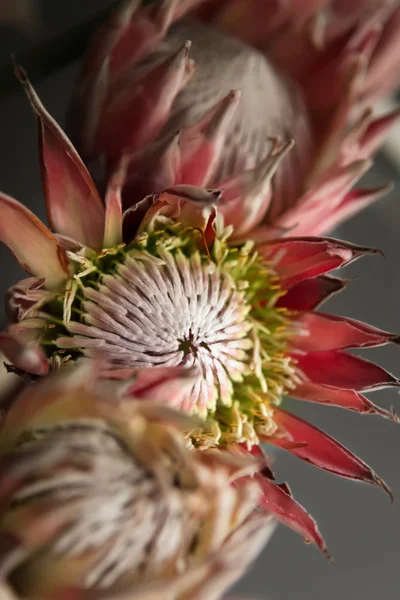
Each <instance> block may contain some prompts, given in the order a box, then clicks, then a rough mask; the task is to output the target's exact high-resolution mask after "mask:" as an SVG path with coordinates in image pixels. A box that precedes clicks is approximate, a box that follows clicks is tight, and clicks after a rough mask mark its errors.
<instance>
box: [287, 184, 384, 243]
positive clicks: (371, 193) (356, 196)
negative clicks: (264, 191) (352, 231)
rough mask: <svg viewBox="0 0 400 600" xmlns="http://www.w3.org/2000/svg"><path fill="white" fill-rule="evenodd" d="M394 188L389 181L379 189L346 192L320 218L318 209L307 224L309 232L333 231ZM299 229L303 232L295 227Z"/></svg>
mask: <svg viewBox="0 0 400 600" xmlns="http://www.w3.org/2000/svg"><path fill="white" fill-rule="evenodd" d="M392 188H393V186H392V184H391V183H389V184H387V185H383V186H382V187H380V188H377V189H371V190H368V189H360V188H357V189H354V190H352V191H351V192H349V193H348V194H346V196H345V197H344V198H343V200H342V201H341V203H340V204H339V205H338V206H337V207H336V208H335V209H334V210H333V211H326V213H325V214H324V215H323V216H322V217H321V218H318V217H319V215H318V211H316V213H315V215H314V218H313V219H312V221H310V222H309V224H308V226H307V232H308V233H310V234H312V235H316V236H318V235H321V234H324V233H326V232H327V231H332V230H333V229H335V228H336V227H337V226H338V225H340V223H343V221H347V220H348V219H350V217H352V216H353V215H355V214H357V213H359V212H360V211H361V210H363V209H364V208H366V207H367V206H369V205H370V204H373V203H374V202H377V201H378V200H380V199H381V198H384V197H385V196H386V195H387V194H388V193H389V192H390V191H391V190H392ZM298 231H300V233H301V229H299V228H295V232H296V233H298Z"/></svg>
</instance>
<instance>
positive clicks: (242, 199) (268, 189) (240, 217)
mask: <svg viewBox="0 0 400 600" xmlns="http://www.w3.org/2000/svg"><path fill="white" fill-rule="evenodd" d="M293 146H294V142H293V140H289V141H288V142H287V143H286V144H284V145H282V144H281V143H280V142H279V140H275V144H274V147H273V148H272V150H271V152H270V153H269V154H268V155H267V156H266V158H265V159H264V160H262V161H261V162H260V163H259V164H258V165H257V166H256V167H255V168H254V169H251V170H250V171H245V172H244V173H240V174H239V175H235V176H234V177H230V178H229V179H227V180H225V181H222V182H221V184H220V187H221V189H222V190H223V203H222V204H221V212H222V214H223V215H224V217H225V222H226V224H227V225H233V226H234V237H235V238H238V237H240V236H243V235H245V234H247V233H248V232H249V231H251V230H252V229H253V228H254V227H256V226H257V225H259V224H260V223H261V221H262V219H263V217H264V216H265V214H266V212H267V209H268V207H269V204H270V201H271V195H272V179H273V176H274V175H275V173H276V170H277V169H278V167H279V165H280V164H281V161H282V159H283V158H284V157H285V156H286V155H287V153H288V152H290V150H291V149H292V148H293Z"/></svg>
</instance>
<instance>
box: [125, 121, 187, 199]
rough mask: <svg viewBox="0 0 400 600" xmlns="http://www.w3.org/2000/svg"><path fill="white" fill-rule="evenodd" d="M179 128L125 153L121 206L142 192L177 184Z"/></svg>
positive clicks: (146, 194) (179, 156) (178, 174)
mask: <svg viewBox="0 0 400 600" xmlns="http://www.w3.org/2000/svg"><path fill="white" fill-rule="evenodd" d="M180 137H181V132H180V131H178V133H177V134H175V135H173V136H172V137H165V138H162V139H160V140H157V141H155V142H153V143H152V144H149V145H148V146H145V148H140V149H139V150H138V151H137V152H134V153H132V154H129V155H128V161H129V165H128V175H127V180H126V182H125V185H124V190H123V191H124V194H123V199H124V207H125V208H127V209H128V208H129V207H134V206H135V205H137V204H138V203H139V202H140V201H141V200H142V199H143V198H144V197H145V196H149V195H151V194H154V193H158V192H161V191H162V190H165V189H166V188H169V187H172V186H174V185H177V184H179V183H180V182H181V181H182V176H181V150H180V147H179V141H180Z"/></svg>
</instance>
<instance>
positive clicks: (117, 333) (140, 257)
mask: <svg viewBox="0 0 400 600" xmlns="http://www.w3.org/2000/svg"><path fill="white" fill-rule="evenodd" d="M158 254H159V256H157V257H155V256H151V255H150V254H148V253H147V252H140V251H135V252H131V253H128V254H127V255H126V258H125V261H124V263H123V264H120V265H119V266H118V268H117V270H116V272H115V273H114V274H112V275H110V274H108V275H104V276H103V277H102V279H101V283H99V285H98V286H97V289H95V288H93V287H85V288H84V294H85V300H84V301H83V302H82V309H83V311H84V317H83V321H84V322H80V323H77V322H70V323H69V324H68V329H69V331H70V332H71V334H73V335H72V337H62V338H59V339H58V340H57V345H58V346H59V347H61V348H76V349H79V350H81V351H82V352H84V354H86V355H87V356H96V355H97V356H98V355H99V353H104V355H105V356H106V357H107V360H109V361H111V362H112V364H113V365H114V366H115V367H116V368H136V367H138V368H139V367H144V368H146V367H154V366H158V367H168V366H170V367H175V366H180V365H181V366H188V367H197V369H198V372H199V377H198V378H197V380H196V382H195V383H194V386H193V388H192V390H191V392H190V393H189V395H188V397H187V400H186V401H185V406H183V407H181V408H183V409H184V410H185V411H189V412H197V413H198V414H200V415H202V416H205V415H206V414H207V411H209V410H215V408H216V402H217V399H220V401H221V402H222V404H224V405H228V406H229V405H230V404H231V398H232V393H233V384H232V382H235V381H241V380H242V379H243V376H244V375H245V374H246V373H249V369H250V362H251V352H249V351H251V349H252V347H253V342H252V340H251V336H249V331H250V329H251V324H249V322H248V321H247V320H246V318H247V315H248V312H249V306H248V305H247V303H246V298H245V293H244V291H242V290H238V289H237V287H236V285H235V282H234V281H233V279H232V278H231V277H229V274H228V273H226V272H224V271H223V270H222V269H221V268H220V267H219V266H218V265H216V264H215V263H214V262H213V261H207V262H205V261H204V260H203V259H202V257H201V255H200V253H199V252H198V251H196V252H194V253H193V254H192V255H191V256H190V257H187V256H186V255H185V254H184V253H183V252H182V250H180V249H178V250H176V251H175V252H170V251H168V250H166V249H164V248H161V249H160V250H159V253H158Z"/></svg>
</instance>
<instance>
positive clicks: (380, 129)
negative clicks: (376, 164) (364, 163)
mask: <svg viewBox="0 0 400 600" xmlns="http://www.w3.org/2000/svg"><path fill="white" fill-rule="evenodd" d="M399 119H400V109H397V110H394V111H392V112H390V113H387V114H385V115H383V116H382V117H379V118H378V119H375V120H374V121H372V123H371V124H370V125H369V127H368V129H367V131H366V132H365V133H364V135H363V137H362V139H361V141H360V146H361V149H362V152H363V153H364V155H365V156H372V155H373V154H375V152H377V150H379V148H380V147H381V146H382V144H383V143H384V141H385V138H386V136H387V135H388V133H389V131H390V130H391V128H392V127H393V126H394V124H395V123H396V121H398V120H399Z"/></svg>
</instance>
